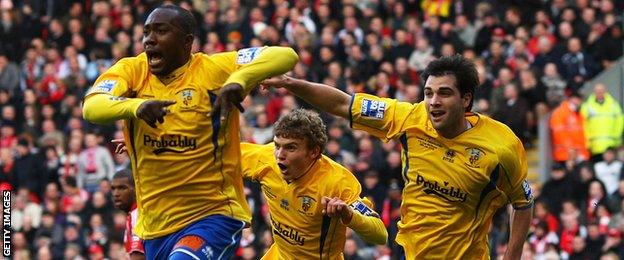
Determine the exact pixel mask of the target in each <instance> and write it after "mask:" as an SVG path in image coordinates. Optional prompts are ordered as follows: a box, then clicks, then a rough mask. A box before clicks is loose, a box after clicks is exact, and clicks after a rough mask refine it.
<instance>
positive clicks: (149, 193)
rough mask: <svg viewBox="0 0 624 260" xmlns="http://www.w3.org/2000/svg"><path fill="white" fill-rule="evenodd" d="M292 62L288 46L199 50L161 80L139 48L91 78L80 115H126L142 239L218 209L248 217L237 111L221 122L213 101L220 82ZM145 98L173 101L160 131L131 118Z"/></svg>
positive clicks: (260, 75) (250, 80) (246, 79)
mask: <svg viewBox="0 0 624 260" xmlns="http://www.w3.org/2000/svg"><path fill="white" fill-rule="evenodd" d="M297 60H298V57H297V54H296V53H295V52H294V51H293V50H292V49H291V48H286V47H264V48H249V49H242V50H239V51H234V52H225V53H219V54H215V55H211V56H208V55H205V54H199V53H198V54H193V55H192V57H191V59H190V61H189V62H188V63H187V64H186V65H184V66H183V67H181V68H179V69H176V70H175V71H174V72H173V73H171V75H170V76H169V77H167V78H166V79H164V80H163V81H165V82H167V84H164V83H163V82H161V80H159V79H158V78H157V77H156V76H155V75H152V74H151V73H150V72H149V69H148V66H147V58H146V55H145V53H142V54H140V55H138V56H136V57H131V58H124V59H121V60H120V61H119V62H117V63H116V64H115V65H113V66H112V67H111V68H110V69H108V70H107V71H106V72H105V73H103V74H102V75H101V76H100V77H99V78H98V79H97V80H96V82H95V84H94V85H93V87H92V88H91V89H90V91H89V92H88V93H87V95H86V97H85V102H84V108H83V111H84V117H85V119H87V120H89V121H92V122H96V123H109V122H112V121H114V120H118V119H125V120H126V121H125V138H126V146H127V148H128V154H129V155H130V158H131V161H132V170H133V172H134V178H135V184H136V194H137V205H138V208H139V211H140V212H141V214H139V220H138V223H137V226H136V228H135V231H136V233H137V234H138V235H139V236H140V237H141V238H143V239H152V238H157V237H161V236H164V235H168V234H171V233H173V232H175V231H178V230H180V229H182V228H183V227H184V226H186V225H188V224H190V223H192V222H194V221H197V220H199V219H202V218H204V217H206V216H209V215H215V214H220V215H225V216H229V217H232V218H236V219H239V220H242V221H246V222H249V221H251V216H250V213H249V209H248V206H247V203H246V201H245V196H244V194H243V184H242V175H241V169H240V166H239V165H240V144H239V139H240V138H239V122H238V111H236V110H235V109H234V110H232V112H231V113H230V114H229V118H228V119H227V120H225V121H224V122H221V121H220V120H219V116H220V115H219V113H218V112H215V113H212V112H214V111H211V109H212V105H213V103H214V102H215V100H216V97H217V94H218V92H219V90H220V88H221V87H222V86H224V85H226V84H228V83H232V82H234V83H239V84H241V85H242V86H243V87H244V88H245V89H246V90H247V91H249V90H250V89H251V88H253V87H255V86H256V85H257V83H258V82H260V81H261V80H263V79H265V78H267V77H270V76H274V75H279V74H283V73H285V72H287V71H289V70H291V69H292V68H293V66H294V65H295V64H296V62H297ZM150 99H158V100H175V101H176V102H177V103H176V104H174V105H172V106H170V107H169V108H168V109H169V112H168V113H167V115H166V116H165V120H164V123H163V124H157V126H158V127H157V128H151V127H150V126H148V125H147V124H146V123H145V122H144V121H143V120H140V119H137V118H136V110H137V108H138V107H139V106H140V105H141V103H142V102H145V101H146V100H150Z"/></svg>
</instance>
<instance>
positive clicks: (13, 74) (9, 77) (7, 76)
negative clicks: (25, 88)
mask: <svg viewBox="0 0 624 260" xmlns="http://www.w3.org/2000/svg"><path fill="white" fill-rule="evenodd" d="M19 83H20V70H19V67H17V65H16V64H15V63H14V62H12V61H9V59H8V57H7V55H6V54H3V53H2V52H0V88H1V89H5V90H8V91H9V94H10V95H15V94H16V92H17V91H19V90H18V88H19Z"/></svg>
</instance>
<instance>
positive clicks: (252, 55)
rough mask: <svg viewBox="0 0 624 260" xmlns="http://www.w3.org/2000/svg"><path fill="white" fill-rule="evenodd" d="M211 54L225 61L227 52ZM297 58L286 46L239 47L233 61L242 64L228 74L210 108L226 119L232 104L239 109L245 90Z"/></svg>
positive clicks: (283, 69)
mask: <svg viewBox="0 0 624 260" xmlns="http://www.w3.org/2000/svg"><path fill="white" fill-rule="evenodd" d="M214 57H215V59H223V62H226V61H227V54H225V55H222V56H219V55H217V56H214ZM298 61H299V56H298V55H297V53H296V52H295V51H294V50H293V49H292V48H289V47H277V46H271V47H262V48H260V47H254V48H247V49H242V50H239V51H238V52H237V54H236V61H235V62H236V64H237V65H242V66H241V67H240V68H239V69H237V70H236V71H234V72H233V73H232V74H230V76H229V77H228V78H227V80H226V81H225V83H224V84H223V88H221V90H220V92H219V95H218V97H217V101H216V102H215V103H214V105H213V111H220V114H221V116H220V117H221V120H224V119H225V118H227V114H228V112H229V111H230V110H231V109H232V108H233V107H236V108H238V110H239V111H241V112H243V111H244V109H243V107H242V106H241V104H240V103H241V102H243V99H244V98H245V97H244V96H245V95H246V94H247V93H249V92H250V91H251V90H252V89H253V88H255V87H256V86H257V85H258V83H260V81H262V80H264V79H266V78H269V77H273V76H276V75H281V74H284V73H286V72H287V71H290V70H292V69H293V67H294V66H295V64H297V62H298ZM221 108H223V109H221Z"/></svg>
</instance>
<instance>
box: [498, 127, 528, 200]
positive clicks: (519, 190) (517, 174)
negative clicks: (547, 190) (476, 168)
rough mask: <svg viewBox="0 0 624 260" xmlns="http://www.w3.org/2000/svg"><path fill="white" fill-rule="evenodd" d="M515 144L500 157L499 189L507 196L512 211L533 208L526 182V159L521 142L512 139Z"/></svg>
mask: <svg viewBox="0 0 624 260" xmlns="http://www.w3.org/2000/svg"><path fill="white" fill-rule="evenodd" d="M513 138H514V139H515V142H514V144H513V146H512V147H509V148H507V149H508V150H506V151H503V152H502V153H501V155H500V163H501V166H502V169H500V170H501V171H502V172H501V173H502V175H503V177H502V178H501V181H500V182H499V188H500V189H501V190H502V191H503V193H505V195H507V198H508V199H509V203H511V205H512V206H513V207H514V209H525V208H530V207H531V206H533V191H532V190H531V186H530V185H529V182H528V181H527V159H526V154H525V151H524V147H523V146H522V142H520V140H519V139H518V138H517V137H515V136H514V137H513Z"/></svg>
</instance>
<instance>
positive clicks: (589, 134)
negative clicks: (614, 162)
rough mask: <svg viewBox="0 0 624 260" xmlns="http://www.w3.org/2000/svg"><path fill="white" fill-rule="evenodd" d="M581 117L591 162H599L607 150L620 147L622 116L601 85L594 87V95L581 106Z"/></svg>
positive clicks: (623, 127)
mask: <svg viewBox="0 0 624 260" xmlns="http://www.w3.org/2000/svg"><path fill="white" fill-rule="evenodd" d="M581 116H582V117H583V125H584V129H585V136H586V138H587V140H588V141H587V146H588V148H589V150H590V152H591V155H592V161H593V162H597V161H598V160H600V158H601V157H602V153H603V152H605V150H607V148H609V147H617V146H620V145H622V131H623V130H624V114H622V108H621V106H620V104H619V103H618V102H617V101H616V100H615V98H613V96H611V94H609V93H608V92H607V89H606V87H605V86H604V85H603V84H596V85H595V86H594V93H593V94H591V95H590V96H589V97H588V98H587V100H586V101H585V102H584V103H583V105H582V106H581Z"/></svg>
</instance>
